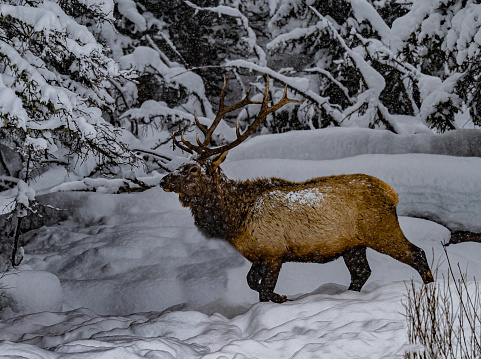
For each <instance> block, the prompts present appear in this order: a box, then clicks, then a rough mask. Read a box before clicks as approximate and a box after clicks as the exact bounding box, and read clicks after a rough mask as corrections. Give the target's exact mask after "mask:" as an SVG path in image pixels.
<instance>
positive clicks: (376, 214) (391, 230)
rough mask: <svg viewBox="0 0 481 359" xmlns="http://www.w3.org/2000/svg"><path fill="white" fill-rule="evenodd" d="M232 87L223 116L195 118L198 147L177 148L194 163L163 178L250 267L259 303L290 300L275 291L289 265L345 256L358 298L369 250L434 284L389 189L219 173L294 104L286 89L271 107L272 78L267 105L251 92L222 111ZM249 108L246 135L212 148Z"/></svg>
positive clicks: (183, 144) (358, 182)
mask: <svg viewBox="0 0 481 359" xmlns="http://www.w3.org/2000/svg"><path fill="white" fill-rule="evenodd" d="M225 88H226V80H225V77H224V85H223V87H222V90H221V94H220V104H219V109H218V112H217V115H216V117H215V119H214V120H213V122H212V124H211V126H210V127H208V128H206V127H204V126H203V125H202V124H201V123H200V122H199V120H198V118H197V116H196V115H194V118H195V123H196V125H197V127H198V128H199V129H200V131H201V132H202V133H203V135H204V139H203V140H202V141H201V140H200V139H199V136H198V135H197V136H196V141H197V144H193V143H191V142H188V141H186V140H185V139H184V134H183V133H182V134H181V140H180V141H178V140H177V139H176V137H175V134H172V138H173V141H174V143H175V145H177V146H178V147H180V148H181V149H182V150H184V151H186V152H188V153H190V154H192V155H193V156H192V159H191V160H190V161H188V162H186V163H184V164H182V165H181V166H180V167H179V168H178V169H176V170H175V171H173V172H171V173H170V174H168V175H166V176H164V178H163V179H162V181H161V183H160V186H161V187H162V188H163V189H164V191H167V192H175V193H177V194H178V195H179V201H180V203H181V204H182V205H183V206H184V207H189V208H190V211H191V213H192V215H193V217H194V221H195V225H196V226H197V227H198V228H199V230H200V231H201V232H202V233H203V234H204V235H206V236H207V237H214V238H220V239H223V240H226V241H227V242H229V243H230V244H231V245H232V246H234V248H235V249H236V250H237V251H239V252H240V253H241V254H242V255H243V256H244V257H245V258H246V259H247V260H249V261H250V262H251V263H252V267H251V269H250V270H249V273H248V274H247V283H248V285H249V287H250V288H251V289H253V290H255V291H257V292H259V300H260V301H273V302H276V303H282V302H285V301H286V300H287V298H286V296H284V295H279V294H277V293H275V292H274V288H275V286H276V282H277V278H278V275H279V271H280V269H281V266H282V264H283V263H285V262H315V263H326V262H329V261H332V260H334V259H336V258H338V257H342V258H343V259H344V262H345V264H346V266H347V268H348V270H349V272H350V276H351V283H350V286H349V289H350V290H354V291H360V290H361V288H362V286H363V285H364V283H365V282H366V281H367V279H368V278H369V276H370V274H371V269H370V267H369V263H368V261H367V259H366V248H368V247H369V248H372V249H374V250H375V251H378V252H380V253H384V254H387V255H389V256H391V257H392V258H394V259H396V260H398V261H400V262H402V263H405V264H408V265H410V266H411V267H413V268H414V269H416V270H417V271H418V272H419V274H420V275H421V278H422V279H423V281H424V283H429V282H432V281H433V280H434V279H433V276H432V274H431V271H430V268H429V265H428V263H427V260H426V255H425V253H424V251H423V250H422V249H421V248H418V247H417V246H415V245H414V244H412V243H411V242H409V241H408V239H406V237H405V236H404V234H403V232H402V230H401V228H400V226H399V222H398V218H397V214H396V205H397V203H398V195H397V193H396V192H395V191H394V189H393V188H392V187H391V186H390V185H388V184H387V183H385V182H383V181H381V180H379V179H378V178H375V177H372V176H368V175H365V174H351V175H338V176H328V177H318V178H313V179H310V180H308V181H305V182H291V181H287V180H284V179H281V178H257V179H252V180H246V181H236V180H231V179H229V178H227V176H226V175H225V174H224V173H223V171H222V170H221V168H220V164H221V163H222V162H223V161H224V160H225V158H226V156H227V153H228V151H229V150H230V149H232V148H233V147H235V146H237V145H239V144H240V143H241V142H243V141H244V140H245V139H247V138H248V137H249V136H250V135H252V134H253V133H254V131H255V130H256V128H257V127H258V126H259V125H260V124H261V123H262V121H263V120H264V119H265V118H266V117H267V116H268V115H269V114H271V113H273V112H274V111H276V110H278V109H280V108H281V107H283V106H284V105H286V104H288V103H294V102H300V101H297V100H293V99H290V98H288V97H287V85H286V87H285V89H284V94H283V96H282V98H281V99H280V100H279V101H278V102H277V103H271V102H270V101H269V100H268V94H269V77H268V76H266V88H265V91H264V95H263V100H262V101H253V100H251V99H250V94H251V91H252V88H251V89H250V91H249V92H248V93H247V95H246V96H245V97H244V98H243V99H242V100H241V101H240V102H238V103H236V104H234V105H232V106H229V107H226V106H224V96H225V91H226V90H225ZM250 104H258V105H259V104H260V105H261V106H260V110H259V112H258V113H257V115H256V116H255V119H254V120H253V122H252V123H251V124H250V126H249V127H248V128H247V130H246V131H245V132H244V133H240V130H239V122H238V121H237V126H236V133H237V138H236V139H235V140H234V141H233V142H231V143H228V144H225V145H222V146H219V147H215V148H211V147H208V145H209V143H210V141H211V138H212V134H213V132H214V130H215V129H216V127H217V125H218V124H219V122H220V121H221V119H222V118H223V117H224V116H225V115H226V114H227V113H229V112H232V111H235V110H238V109H240V108H243V107H245V106H247V105H250Z"/></svg>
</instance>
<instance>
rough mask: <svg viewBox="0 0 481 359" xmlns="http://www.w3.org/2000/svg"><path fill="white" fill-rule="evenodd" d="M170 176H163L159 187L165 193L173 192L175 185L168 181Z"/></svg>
mask: <svg viewBox="0 0 481 359" xmlns="http://www.w3.org/2000/svg"><path fill="white" fill-rule="evenodd" d="M169 177H170V175H167V176H164V177H163V178H162V179H161V180H160V182H159V186H160V188H162V189H163V190H164V191H165V192H175V190H176V186H175V184H173V183H171V181H170V178H169Z"/></svg>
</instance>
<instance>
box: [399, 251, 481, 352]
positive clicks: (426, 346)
mask: <svg viewBox="0 0 481 359" xmlns="http://www.w3.org/2000/svg"><path fill="white" fill-rule="evenodd" d="M444 252H445V255H446V262H447V265H448V274H447V275H446V276H445V275H443V276H442V278H438V268H439V265H438V266H437V268H436V270H435V277H436V281H435V282H434V283H431V284H429V285H424V286H422V287H420V288H419V286H417V285H416V284H415V283H414V281H411V283H410V285H407V300H406V301H405V302H404V303H403V305H404V308H405V310H406V320H407V325H408V338H409V342H410V343H411V344H414V345H418V346H420V347H422V348H423V349H420V350H418V351H410V352H408V353H406V354H405V356H404V357H405V358H406V359H444V358H446V359H447V358H449V359H454V358H456V359H479V358H481V317H480V315H481V292H480V287H479V283H478V282H476V280H475V279H474V278H473V281H469V282H468V280H467V275H466V272H465V271H464V272H463V271H462V270H461V267H460V266H459V264H458V265H457V266H456V270H454V269H453V266H452V265H451V262H450V261H449V257H448V254H447V252H446V250H445V251H444ZM455 271H456V272H457V276H455Z"/></svg>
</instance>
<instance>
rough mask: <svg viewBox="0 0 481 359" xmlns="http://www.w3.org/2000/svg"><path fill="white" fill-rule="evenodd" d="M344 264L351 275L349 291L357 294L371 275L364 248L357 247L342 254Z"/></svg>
mask: <svg viewBox="0 0 481 359" xmlns="http://www.w3.org/2000/svg"><path fill="white" fill-rule="evenodd" d="M342 257H343V258H344V263H346V266H347V269H348V270H349V273H350V274H351V284H350V285H349V290H355V291H357V292H359V291H360V290H361V288H362V286H363V285H364V283H366V282H367V280H368V279H369V277H370V275H371V268H370V267H369V263H368V261H367V258H366V247H357V248H352V249H350V250H348V251H347V252H344V253H343V254H342Z"/></svg>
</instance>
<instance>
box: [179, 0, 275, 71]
mask: <svg viewBox="0 0 481 359" xmlns="http://www.w3.org/2000/svg"><path fill="white" fill-rule="evenodd" d="M184 3H185V4H186V5H188V6H190V7H191V8H193V9H195V12H196V13H197V12H199V11H209V12H213V13H217V14H219V16H221V15H225V16H230V17H233V18H236V19H239V20H240V22H241V23H242V26H243V27H244V29H245V30H246V31H247V39H246V40H247V43H248V44H249V49H250V51H255V52H256V54H257V56H258V57H259V63H260V64H261V65H262V66H265V65H266V64H267V57H266V53H265V52H264V50H263V49H262V47H260V46H259V45H257V36H256V34H255V33H254V30H252V28H251V27H250V25H249V19H247V17H246V16H245V15H244V14H242V13H241V12H240V11H239V10H238V9H236V8H233V7H230V6H225V5H218V6H214V7H200V6H197V5H195V4H193V3H191V2H190V1H188V0H184Z"/></svg>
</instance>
